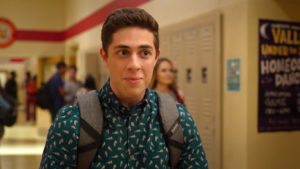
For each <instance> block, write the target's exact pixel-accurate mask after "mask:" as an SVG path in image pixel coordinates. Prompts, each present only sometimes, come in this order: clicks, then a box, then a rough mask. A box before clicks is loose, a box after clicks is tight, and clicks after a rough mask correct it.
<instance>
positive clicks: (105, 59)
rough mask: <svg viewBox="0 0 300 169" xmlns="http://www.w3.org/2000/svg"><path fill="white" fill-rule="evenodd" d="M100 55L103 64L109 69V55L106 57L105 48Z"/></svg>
mask: <svg viewBox="0 0 300 169" xmlns="http://www.w3.org/2000/svg"><path fill="white" fill-rule="evenodd" d="M100 55H101V58H102V60H103V62H104V63H105V66H106V67H108V63H107V55H106V53H105V51H104V49H103V48H101V49H100Z"/></svg>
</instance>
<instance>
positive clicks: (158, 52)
mask: <svg viewBox="0 0 300 169" xmlns="http://www.w3.org/2000/svg"><path fill="white" fill-rule="evenodd" d="M159 56H160V50H157V51H156V57H155V64H156V62H157V60H158V58H159Z"/></svg>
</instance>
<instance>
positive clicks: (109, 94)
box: [98, 79, 153, 115]
mask: <svg viewBox="0 0 300 169" xmlns="http://www.w3.org/2000/svg"><path fill="white" fill-rule="evenodd" d="M98 92H99V93H98V94H99V99H100V101H101V105H102V106H104V108H110V109H112V110H113V111H114V112H115V113H117V114H119V113H121V114H124V115H127V114H130V110H129V109H128V108H127V107H125V106H124V105H123V104H122V103H121V102H120V100H119V99H118V97H117V96H116V95H115V94H114V92H113V91H112V89H111V87H110V79H108V80H107V81H106V83H105V84H104V86H103V87H102V88H101V89H100V90H99V91H98ZM152 97H153V91H152V90H151V89H148V88H147V89H146V92H145V96H144V98H143V100H142V101H141V102H140V103H139V104H137V105H136V106H135V107H134V108H133V109H143V108H144V107H145V106H146V105H147V104H148V103H149V102H150V100H151V98H152Z"/></svg>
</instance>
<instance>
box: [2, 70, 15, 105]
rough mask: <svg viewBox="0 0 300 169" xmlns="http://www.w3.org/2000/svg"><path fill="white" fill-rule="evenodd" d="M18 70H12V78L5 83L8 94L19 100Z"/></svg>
mask: <svg viewBox="0 0 300 169" xmlns="http://www.w3.org/2000/svg"><path fill="white" fill-rule="evenodd" d="M16 76H17V75H16V72H15V71H12V72H10V79H8V80H7V82H6V83H5V92H6V94H7V95H9V96H11V97H13V98H14V100H15V101H16V102H17V101H18V85H17V82H16Z"/></svg>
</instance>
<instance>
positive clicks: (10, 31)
mask: <svg viewBox="0 0 300 169" xmlns="http://www.w3.org/2000/svg"><path fill="white" fill-rule="evenodd" d="M15 37H16V29H15V27H14V25H13V24H12V23H11V22H10V21H9V20H7V19H4V18H0V48H5V47H7V46H9V45H10V44H12V43H13V41H14V40H15Z"/></svg>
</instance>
